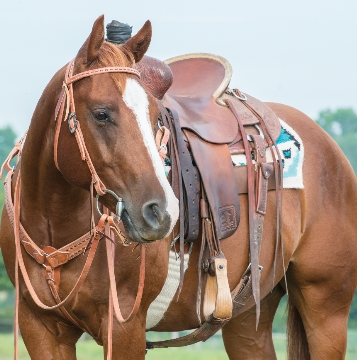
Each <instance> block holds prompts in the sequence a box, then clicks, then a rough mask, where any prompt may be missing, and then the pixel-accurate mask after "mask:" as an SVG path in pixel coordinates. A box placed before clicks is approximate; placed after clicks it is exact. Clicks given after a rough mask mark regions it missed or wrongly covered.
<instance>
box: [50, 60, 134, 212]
mask: <svg viewBox="0 0 357 360" xmlns="http://www.w3.org/2000/svg"><path fill="white" fill-rule="evenodd" d="M74 63H75V59H73V60H72V61H71V62H70V63H69V64H68V66H67V69H66V74H65V79H64V81H63V85H62V90H61V94H60V96H59V99H58V102H57V105H56V109H55V121H57V124H56V132H55V138H54V143H53V144H54V154H53V157H54V161H55V165H56V167H57V169H58V170H59V171H61V170H60V168H59V165H58V139H59V134H60V131H61V127H62V126H61V125H62V122H64V121H68V128H69V131H70V132H71V134H74V136H75V138H76V141H77V145H78V148H79V151H80V154H81V158H82V160H83V161H86V163H87V166H88V168H89V171H90V173H91V175H92V184H93V186H94V188H95V190H96V192H97V194H98V195H99V196H103V195H105V194H106V193H112V191H111V190H110V191H109V189H106V187H105V185H104V183H103V181H101V179H100V178H99V176H98V174H97V172H96V170H95V168H94V165H93V162H92V159H91V157H90V155H89V152H88V149H87V147H86V144H85V141H84V137H83V133H82V130H81V127H80V124H79V120H78V119H77V115H76V108H75V104H74V95H73V83H75V82H76V81H79V80H81V79H84V78H86V77H89V76H94V75H99V74H107V73H126V74H131V75H136V76H137V77H138V78H139V79H140V73H139V71H137V70H136V69H133V68H130V67H119V66H117V67H105V68H99V69H95V70H87V71H84V72H81V73H78V74H76V75H73V69H74ZM65 108H66V112H65V115H64V116H63V113H64V109H65ZM62 119H63V120H62ZM121 201H122V200H119V202H121ZM120 215H121V214H117V216H119V217H120Z"/></svg>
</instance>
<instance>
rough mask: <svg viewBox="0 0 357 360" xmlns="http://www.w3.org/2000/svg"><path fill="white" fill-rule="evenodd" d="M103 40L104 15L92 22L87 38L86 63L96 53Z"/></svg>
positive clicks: (92, 58)
mask: <svg viewBox="0 0 357 360" xmlns="http://www.w3.org/2000/svg"><path fill="white" fill-rule="evenodd" d="M103 42H104V15H101V16H99V18H98V19H97V20H96V21H95V22H94V24H93V28H92V32H91V34H90V35H89V38H88V39H87V58H86V63H87V64H89V63H91V62H92V61H93V60H94V59H95V58H96V57H97V55H98V51H99V49H100V47H101V46H102V45H103Z"/></svg>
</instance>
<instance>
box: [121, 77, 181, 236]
mask: <svg viewBox="0 0 357 360" xmlns="http://www.w3.org/2000/svg"><path fill="white" fill-rule="evenodd" d="M123 100H124V102H125V104H126V106H127V107H128V108H129V109H131V110H132V111H133V113H134V115H135V118H136V120H137V122H138V125H139V129H140V131H141V135H142V136H143V140H144V144H145V146H146V149H147V151H148V153H149V156H150V158H151V160H152V163H153V166H154V169H155V175H156V177H157V179H158V180H159V183H160V184H161V186H162V188H163V190H164V192H165V197H166V211H167V212H168V214H169V215H170V217H171V225H170V230H169V231H168V233H167V234H166V236H167V235H169V233H170V232H171V231H172V229H173V227H174V225H175V223H176V221H177V219H178V216H179V206H178V200H177V198H176V196H175V194H174V192H173V191H172V188H171V186H170V184H169V182H168V181H167V178H166V176H165V170H164V165H163V164H162V161H161V159H160V156H159V153H158V150H157V148H156V144H155V141H154V134H153V132H152V128H151V123H150V116H149V100H148V97H147V94H146V92H145V91H144V89H143V88H142V87H141V85H140V84H139V83H138V82H137V81H136V80H134V79H127V80H126V85H125V91H124V93H123Z"/></svg>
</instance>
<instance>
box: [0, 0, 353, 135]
mask: <svg viewBox="0 0 357 360" xmlns="http://www.w3.org/2000/svg"><path fill="white" fill-rule="evenodd" d="M101 14H104V15H105V24H107V23H109V22H111V20H113V19H115V20H119V21H121V22H124V23H128V24H129V25H132V26H133V33H136V32H137V31H138V30H139V29H140V28H141V26H142V25H143V24H144V22H145V21H146V20H147V19H149V20H150V21H151V22H152V26H153V37H152V42H151V45H150V48H149V50H148V53H147V54H148V55H150V56H153V57H156V58H158V59H161V60H165V59H168V58H170V57H173V56H177V55H182V54H188V53H195V52H206V53H213V54H218V55H221V56H223V57H224V58H226V59H227V60H228V61H229V62H230V63H231V65H232V67H233V77H232V81H231V87H233V88H235V87H236V88H239V89H240V90H242V91H243V92H246V93H248V94H250V95H252V96H254V97H256V98H258V99H260V100H262V101H273V102H280V103H284V104H288V105H291V106H293V107H296V108H298V109H299V110H301V111H303V112H304V113H306V114H307V115H309V116H310V117H312V118H314V119H316V118H317V116H318V114H319V112H320V111H321V110H324V109H326V108H331V109H336V108H339V107H352V108H354V109H355V110H356V111H357V21H356V14H357V1H356V0H324V1H322V0H299V1H293V0H270V1H267V0H250V1H247V0H245V1H241V0H229V1H224V0H221V1H219V0H218V1H217V0H214V1H213V0H204V1H203V0H180V1H177V0H176V1H169V0H167V1H163V0H145V1H144V0H141V1H139V0H131V1H119V0H117V1H113V0H107V1H106V0H96V1H93V0H85V1H82V0H71V1H69V0H61V1H54V0H32V1H28V0H21V1H20V0H1V2H0V46H1V50H0V54H1V55H0V69H1V75H0V76H1V80H0V109H1V111H0V114H1V115H0V127H3V126H5V125H7V124H9V125H11V126H12V127H13V128H14V129H15V131H16V133H17V134H18V135H19V136H20V135H21V134H22V133H23V132H25V131H26V129H27V128H28V126H29V124H30V120H31V116H32V113H33V111H34V109H35V107H36V104H37V101H38V99H39V97H40V96H41V93H42V91H43V89H44V88H45V86H46V85H47V83H48V82H49V80H50V79H51V77H52V76H53V75H54V73H55V72H56V71H57V70H58V69H59V68H61V67H62V66H63V65H64V64H66V63H67V62H68V61H70V60H71V59H72V58H74V57H75V55H76V53H77V51H78V50H79V48H80V47H81V45H82V44H83V42H84V41H85V39H86V38H87V37H88V35H89V33H90V31H91V28H92V25H93V22H94V21H95V19H96V18H97V17H98V16H100V15H101ZM50 120H51V119H50V118H49V119H48V121H50Z"/></svg>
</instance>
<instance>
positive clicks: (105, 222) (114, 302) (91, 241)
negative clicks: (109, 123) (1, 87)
mask: <svg viewBox="0 0 357 360" xmlns="http://www.w3.org/2000/svg"><path fill="white" fill-rule="evenodd" d="M74 62H75V59H73V60H72V61H71V62H70V63H69V64H68V66H67V69H66V74H65V80H64V82H63V85H62V90H61V93H60V97H59V99H58V102H57V105H56V109H55V121H57V124H56V130H55V136H54V162H55V165H56V167H57V169H58V170H59V171H60V168H59V165H58V157H57V154H58V139H59V134H60V131H61V124H62V122H64V121H66V120H67V119H68V126H69V131H70V132H71V133H72V134H74V135H75V138H76V141H77V144H78V148H79V151H80V154H81V158H82V160H83V161H86V163H87V165H88V168H89V170H90V172H91V175H92V185H91V186H94V188H95V190H96V192H97V194H98V195H99V196H102V195H104V194H106V193H107V192H109V193H112V191H110V190H108V189H106V187H105V185H104V183H103V182H102V181H101V180H100V178H99V176H98V174H97V172H96V170H95V168H94V165H93V162H92V160H91V158H90V155H89V152H88V150H87V147H86V145H85V141H84V137H83V133H82V130H81V128H80V124H79V121H78V120H77V117H76V113H75V104H74V95H73V86H72V84H73V83H74V82H76V81H79V80H81V79H83V78H86V77H89V76H93V75H98V74H104V73H127V74H132V75H136V76H138V77H139V78H140V73H139V72H138V71H137V70H135V69H133V68H129V67H105V68H99V69H95V70H88V71H85V72H82V73H79V74H76V75H73V68H74ZM65 107H66V112H65V113H64V109H65ZM69 111H71V113H69ZM64 114H65V115H64ZM62 119H63V121H62ZM23 141H24V140H23V139H21V140H20V141H19V142H18V143H17V144H16V145H15V147H14V150H13V151H11V153H10V154H9V156H8V158H7V159H6V161H5V163H4V165H3V166H2V167H1V171H0V178H1V175H2V172H3V170H4V169H5V168H6V169H7V170H9V173H8V175H7V177H6V180H5V205H6V210H7V213H8V216H9V219H10V222H11V224H12V225H13V227H14V236H15V246H16V261H15V288H16V308H15V326H14V327H15V359H16V360H17V359H18V313H19V311H18V308H19V272H18V268H20V271H21V274H22V276H23V279H24V281H25V284H26V286H27V289H28V291H29V293H30V295H31V297H32V299H33V301H34V302H35V304H36V305H37V306H38V307H40V308H42V309H45V310H55V309H60V310H61V311H62V313H63V314H64V315H65V316H66V317H67V319H69V320H70V321H71V322H72V323H73V324H74V325H76V326H77V327H79V328H81V326H80V325H79V324H78V323H77V321H76V320H74V319H73V317H72V316H71V315H70V314H69V313H68V311H67V310H66V309H65V308H64V305H65V304H67V303H68V302H69V301H70V300H72V299H73V297H74V296H75V295H76V294H77V293H78V291H79V289H80V287H81V286H82V284H83V282H84V280H85V279H86V277H87V274H88V272H89V269H90V267H91V264H92V262H93V258H94V255H95V253H96V250H97V247H98V244H99V241H100V240H101V239H103V238H107V239H110V236H113V235H114V236H116V237H118V238H119V240H122V243H123V244H124V243H125V241H123V239H121V236H122V235H121V234H122V232H121V231H120V229H119V227H118V226H117V225H116V221H114V220H115V218H116V219H117V220H119V221H120V214H117V216H112V215H108V214H102V215H101V217H100V220H99V222H98V224H97V226H96V227H95V228H94V229H93V230H91V231H90V232H88V233H87V234H85V235H83V236H81V237H80V238H78V239H76V240H74V241H73V242H71V243H70V244H68V245H66V246H64V247H62V248H60V249H58V250H57V249H55V248H52V247H50V246H46V247H45V248H43V249H41V248H39V247H38V246H37V245H36V243H35V242H34V241H33V240H32V239H31V238H30V236H29V235H28V234H27V232H26V231H25V229H24V228H23V226H22V224H21V222H20V201H21V174H20V169H19V171H18V174H17V179H16V185H15V192H14V201H12V196H11V180H12V176H13V174H14V169H12V168H11V167H10V161H11V160H12V159H13V158H14V157H15V156H17V155H20V154H21V150H22V144H23ZM117 208H118V207H117ZM21 244H22V245H23V246H24V248H25V250H26V252H27V253H28V254H29V255H30V256H31V257H33V258H34V259H35V260H36V261H37V263H38V264H40V265H42V266H43V267H44V268H45V277H46V281H47V283H48V286H49V289H50V291H51V293H52V295H53V298H54V299H55V301H56V303H57V304H56V305H53V306H48V305H46V304H44V303H43V302H42V301H41V300H40V299H39V297H38V296H37V294H36V292H35V290H34V288H33V286H32V284H31V280H30V278H29V275H28V273H27V270H26V267H25V263H24V259H23V256H22V251H21ZM106 247H107V261H108V271H109V280H110V289H109V317H112V316H113V309H114V314H115V316H116V318H117V320H118V322H120V323H125V322H128V321H130V320H131V319H132V318H133V317H134V316H135V315H136V313H137V311H138V309H139V307H140V303H141V298H142V294H143V289H144V280H145V246H143V245H141V255H140V257H141V261H140V272H139V285H138V291H137V294H136V298H135V302H134V305H133V308H132V310H131V312H130V314H129V315H128V316H127V317H126V318H124V317H123V315H122V313H121V311H120V306H119V301H118V294H117V289H116V280H115V273H114V256H115V243H114V242H113V241H107V243H106ZM87 250H89V252H88V256H87V259H86V261H85V264H84V267H83V269H82V272H81V274H80V276H79V278H78V280H77V282H76V284H75V285H74V287H73V288H72V290H71V291H70V293H69V294H68V295H67V296H66V298H65V299H64V300H61V298H60V296H59V293H58V289H59V283H60V270H61V268H62V266H63V265H64V264H65V263H67V262H68V261H69V260H71V259H73V258H75V257H77V256H78V255H80V254H84V253H85V252H86V251H87ZM112 331H113V319H109V321H108V347H109V348H108V356H107V359H111V354H112V350H111V346H112Z"/></svg>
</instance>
